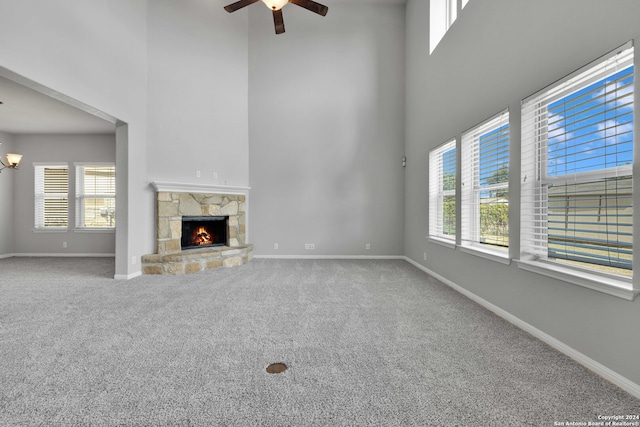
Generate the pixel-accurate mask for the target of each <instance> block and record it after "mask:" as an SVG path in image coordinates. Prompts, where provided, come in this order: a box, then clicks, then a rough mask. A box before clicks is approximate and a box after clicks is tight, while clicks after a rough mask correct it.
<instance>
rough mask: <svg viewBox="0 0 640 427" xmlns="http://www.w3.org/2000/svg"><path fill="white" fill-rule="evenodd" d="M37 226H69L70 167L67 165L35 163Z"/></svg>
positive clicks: (37, 227) (40, 227)
mask: <svg viewBox="0 0 640 427" xmlns="http://www.w3.org/2000/svg"><path fill="white" fill-rule="evenodd" d="M34 169H35V188H34V192H35V228H36V229H46V228H51V229H53V228H67V227H68V226H69V168H68V167H67V165H34Z"/></svg>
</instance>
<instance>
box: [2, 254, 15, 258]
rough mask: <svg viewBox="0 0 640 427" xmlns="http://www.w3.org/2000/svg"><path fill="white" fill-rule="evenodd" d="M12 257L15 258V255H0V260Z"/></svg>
mask: <svg viewBox="0 0 640 427" xmlns="http://www.w3.org/2000/svg"><path fill="white" fill-rule="evenodd" d="M14 256H16V254H2V255H0V259H5V258H13V257H14Z"/></svg>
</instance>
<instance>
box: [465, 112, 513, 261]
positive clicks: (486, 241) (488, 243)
mask: <svg viewBox="0 0 640 427" xmlns="http://www.w3.org/2000/svg"><path fill="white" fill-rule="evenodd" d="M461 179H462V186H461V192H462V194H461V203H462V206H461V222H462V223H461V243H462V245H465V246H471V247H474V246H475V247H478V246H479V247H482V246H485V247H488V248H491V249H502V252H504V254H503V255H507V253H506V252H507V251H506V250H505V248H507V247H508V246H509V111H504V112H502V113H500V114H499V115H497V116H496V117H493V118H492V119H490V120H488V121H486V122H484V123H482V124H480V125H478V126H476V127H474V128H473V129H470V130H469V131H467V132H465V133H464V134H463V135H462V171H461Z"/></svg>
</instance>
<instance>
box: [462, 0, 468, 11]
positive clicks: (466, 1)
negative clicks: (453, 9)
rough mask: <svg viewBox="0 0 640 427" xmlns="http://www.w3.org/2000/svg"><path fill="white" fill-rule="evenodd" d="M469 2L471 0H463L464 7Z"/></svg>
mask: <svg viewBox="0 0 640 427" xmlns="http://www.w3.org/2000/svg"><path fill="white" fill-rule="evenodd" d="M467 3H469V0H462V8H463V9H464V7H465V6H466V5H467Z"/></svg>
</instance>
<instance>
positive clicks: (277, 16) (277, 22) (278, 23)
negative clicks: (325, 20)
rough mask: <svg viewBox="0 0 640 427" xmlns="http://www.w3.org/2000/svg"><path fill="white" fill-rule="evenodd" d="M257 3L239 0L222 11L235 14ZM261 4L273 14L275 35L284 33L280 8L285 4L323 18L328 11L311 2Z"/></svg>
mask: <svg viewBox="0 0 640 427" xmlns="http://www.w3.org/2000/svg"><path fill="white" fill-rule="evenodd" d="M259 1H260V0H240V1H237V2H235V3H231V4H230V5H227V6H225V7H224V10H226V11H227V12H229V13H231V12H235V11H236V10H238V9H242V8H243V7H246V6H249V5H250V4H253V3H257V2H259ZM262 2H263V3H264V4H266V5H267V6H268V7H269V9H271V11H272V12H273V25H274V26H275V27H276V34H282V33H284V19H283V18H282V8H283V7H284V6H285V5H286V4H287V3H293V4H295V5H297V6H300V7H303V8H305V9H307V10H310V11H311V12H313V13H317V14H318V15H322V16H325V15H326V14H327V12H328V11H329V8H328V7H327V6H324V5H322V4H320V3H316V2H315V1H313V0H262Z"/></svg>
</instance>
